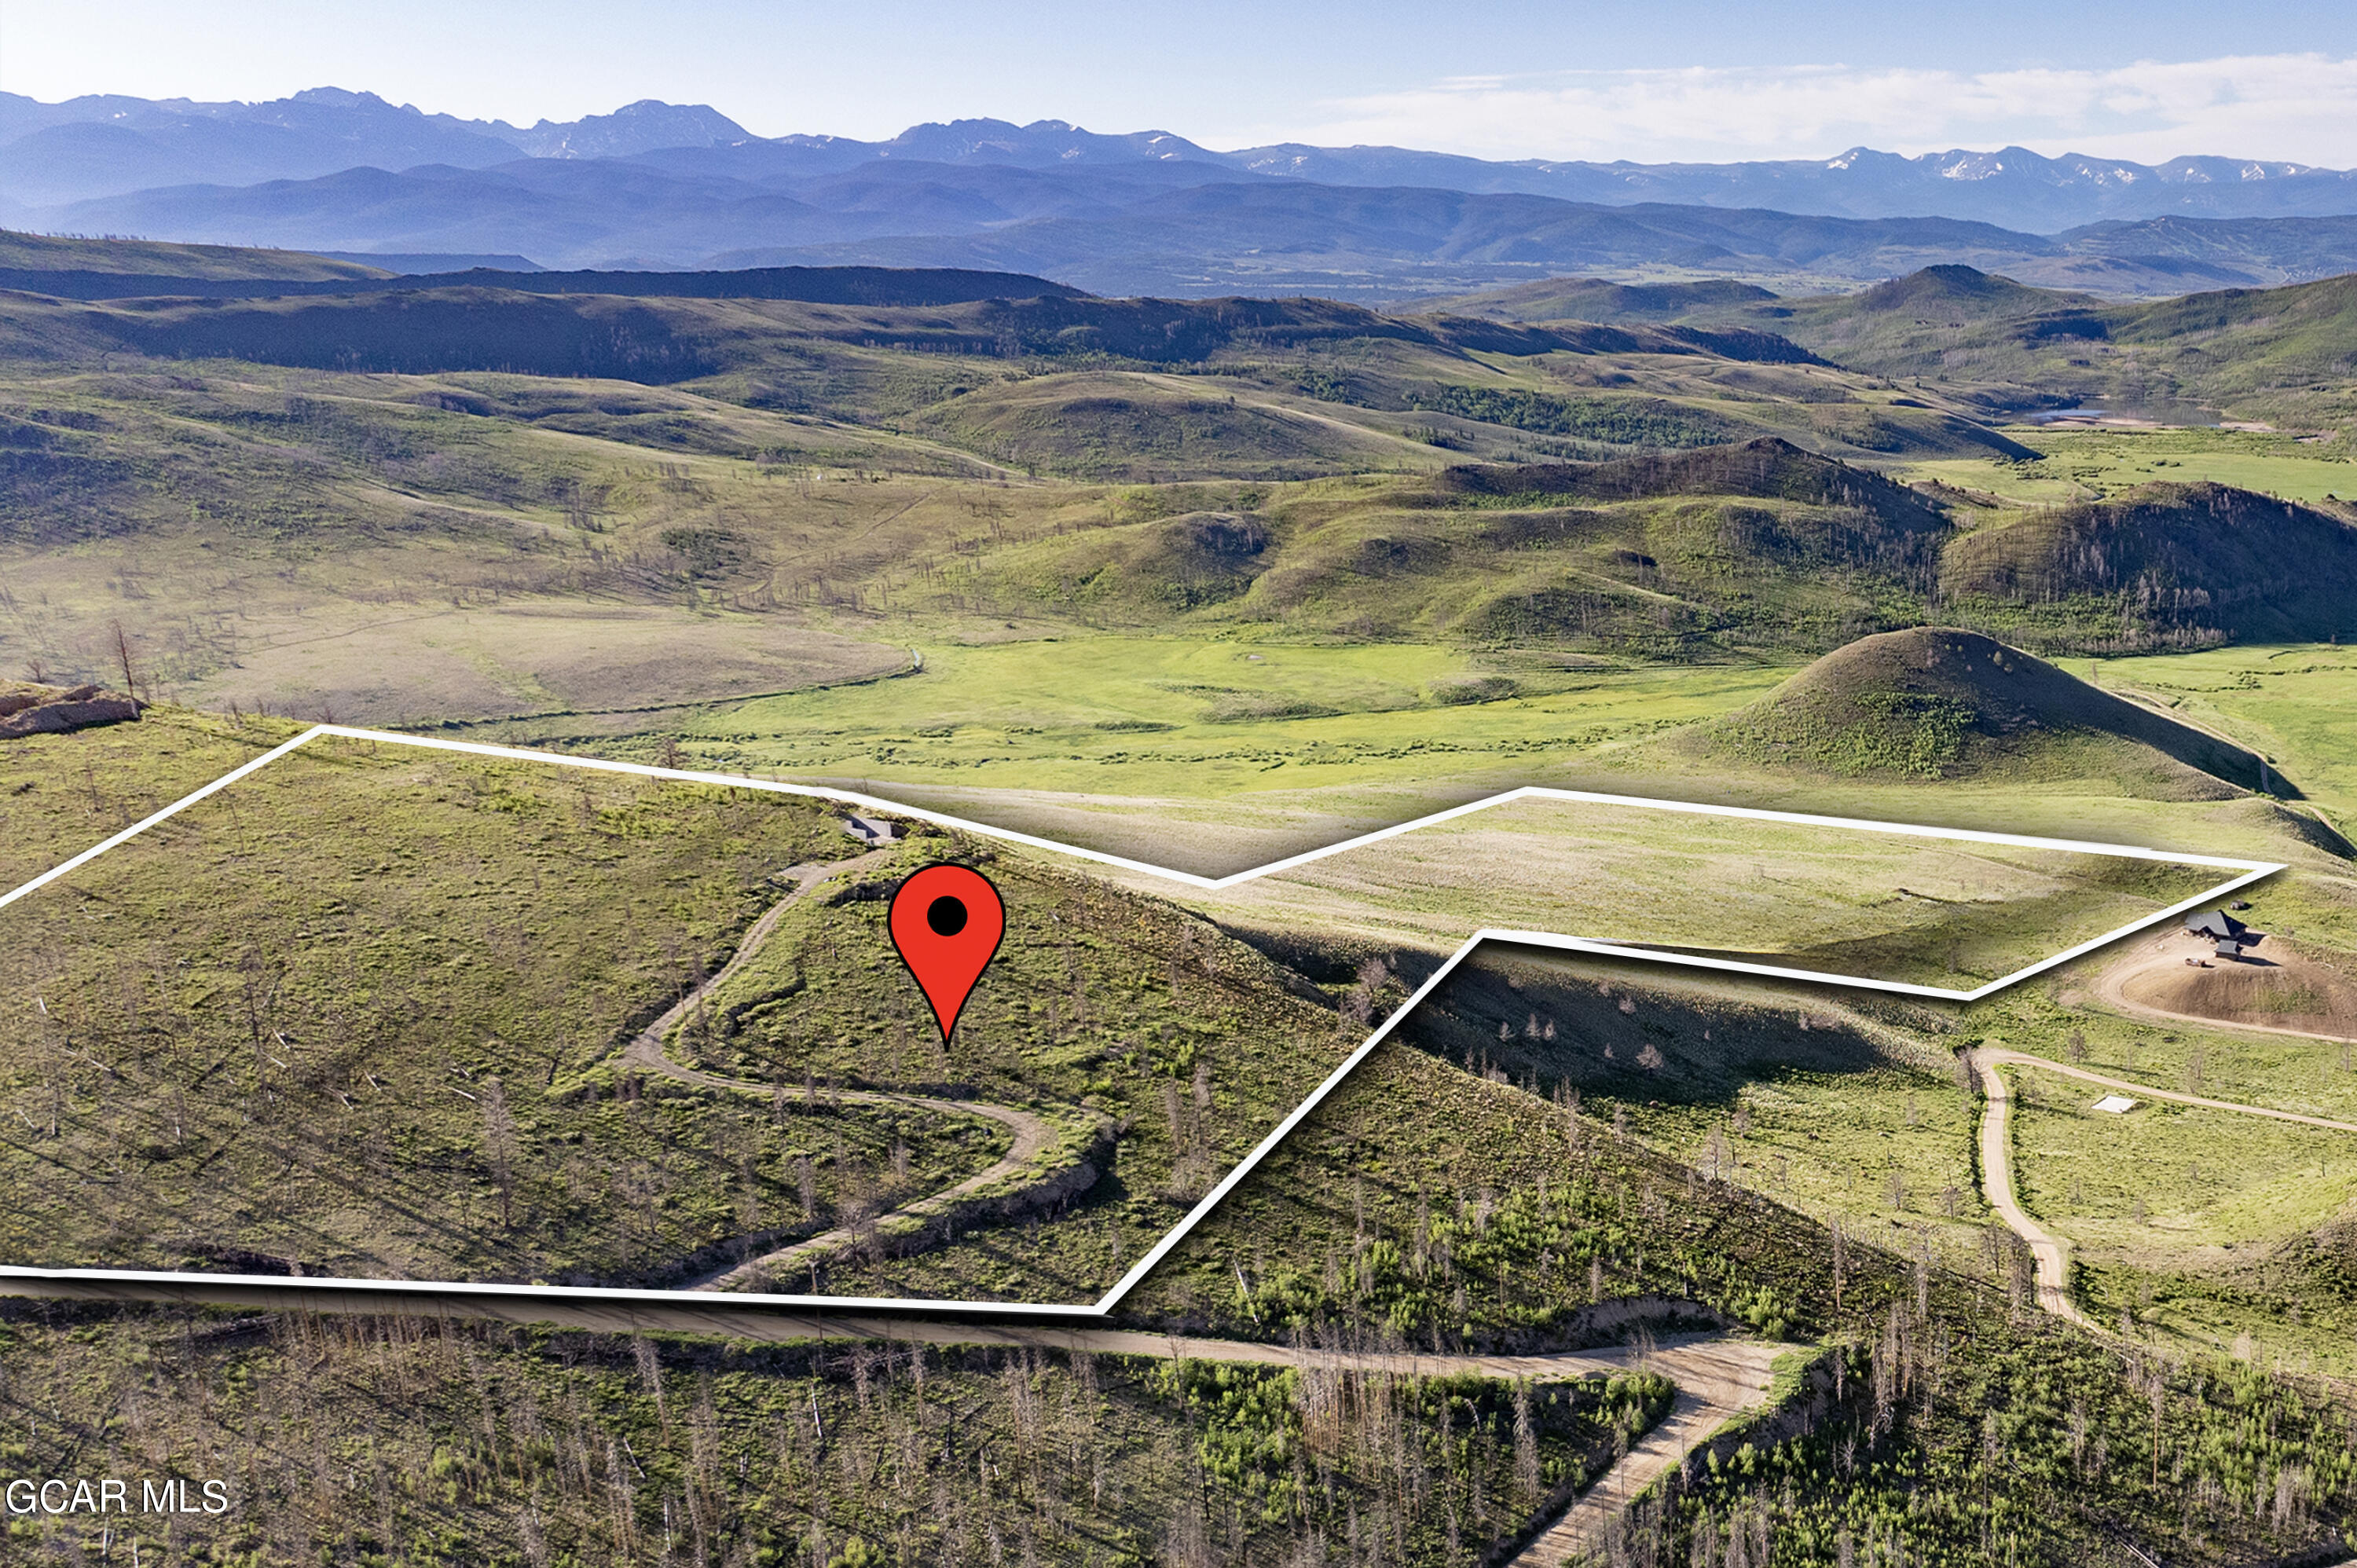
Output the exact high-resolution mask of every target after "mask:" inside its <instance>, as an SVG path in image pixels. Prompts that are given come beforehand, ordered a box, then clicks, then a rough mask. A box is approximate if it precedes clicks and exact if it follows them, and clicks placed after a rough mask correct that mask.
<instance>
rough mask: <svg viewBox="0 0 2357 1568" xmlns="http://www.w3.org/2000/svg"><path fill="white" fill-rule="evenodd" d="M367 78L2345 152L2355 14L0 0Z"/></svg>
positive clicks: (1657, 147) (223, 75)
mask: <svg viewBox="0 0 2357 1568" xmlns="http://www.w3.org/2000/svg"><path fill="white" fill-rule="evenodd" d="M318 85H335V86H339V87H347V88H352V89H366V90H369V91H375V92H379V93H381V94H382V95H383V96H385V97H387V98H390V99H392V100H393V101H394V102H414V103H416V104H418V105H419V106H420V107H422V108H425V109H429V110H444V111H447V112H450V113H457V114H463V115H480V116H485V117H490V116H498V117H501V118H505V119H509V120H513V121H518V122H524V123H528V122H530V121H532V120H534V119H538V118H541V117H544V116H545V117H547V118H551V119H571V118H574V117H576V116H578V115H581V114H584V113H600V112H603V111H606V110H609V109H612V108H614V107H615V106H616V105H618V104H619V103H622V102H628V101H630V100H631V99H635V98H642V97H653V98H665V99H670V100H672V101H673V102H709V103H712V104H714V105H715V106H716V107H718V108H719V109H721V110H723V111H725V112H726V113H729V114H730V115H733V116H734V117H735V118H736V119H737V120H738V121H739V122H740V123H742V124H745V125H746V126H747V127H748V128H749V129H751V130H753V131H755V132H758V133H759V134H770V135H774V134H783V133H786V132H791V131H808V132H821V131H825V132H834V133H838V134H851V135H860V136H880V135H886V134H890V133H892V132H894V131H897V130H899V129H900V128H901V127H902V126H904V125H907V124H911V123H914V122H917V121H921V120H936V119H949V118H952V117H956V116H961V115H995V116H998V117H1001V118H1006V119H1013V120H1018V121H1020V120H1031V119H1040V118H1056V119H1064V120H1071V121H1073V122H1075V123H1077V124H1084V125H1087V126H1088V127H1090V128H1091V129H1092V130H1106V131H1114V130H1135V129H1143V128H1147V127H1154V128H1159V129H1167V130H1171V131H1176V132H1179V134H1183V135H1187V136H1190V137H1192V138H1194V139H1195V140H1197V141H1200V142H1203V143H1206V144H1208V145H1214V146H1235V145H1247V144H1253V143H1261V142H1268V141H1276V140H1288V139H1297V140H1305V141H1318V142H1327V143H1335V142H1341V143H1348V142H1361V141H1364V142H1390V143H1397V144H1402V145H1415V146H1428V147H1438V148H1442V149H1446V150H1450V151H1460V152H1468V153H1474V154H1478V155H1480V156H1490V157H1602V158H1609V157H1615V156H1625V157H1631V158H1640V159H1647V160H1660V159H1676V158H1695V159H1722V158H1739V157H1777V156H1822V155H1825V154H1830V153H1834V152H1837V151H1840V150H1841V149H1842V148H1844V147H1846V146H1850V145H1856V144H1858V143H1865V144H1867V145H1875V146H1878V147H1884V148H1889V149H1892V150H1897V151H1903V152H1918V151H1925V150H1932V149H1937V148H1944V147H1950V146H1959V145H1962V146H1996V145H2003V144H2005V143H2007V142H2018V143H2021V144H2023V145H2029V146H2032V147H2035V148H2036V149H2038V150H2039V151H2040V152H2046V153H2059V152H2062V151H2065V150H2072V151H2082V152H2091V153H2096V154H2099V155H2105V156H2122V157H2135V158H2141V159H2147V160H2157V159H2159V158H2164V157H2168V156H2174V155H2176V154H2179V153H2192V152H2200V153H2212V154H2222V155H2226V156H2243V157H2254V158H2290V159H2298V160H2302V161H2308V162H2318V163H2330V164H2334V165H2336V166H2348V165H2352V164H2357V5H2350V4H2348V3H2347V0H2342V3H2341V4H2338V5H2321V4H2312V3H2309V0H2281V3H2267V0H2260V3H2256V4H2237V5H2216V4H2209V5H2191V4H2180V3H2178V0H2146V3H2143V4H2136V5H2126V4H2114V3H2110V0H2093V3H2082V4H2069V3H2064V4H2055V3H2052V0H2048V3H2044V4H2038V5H2026V4H2014V3H2011V0H1999V3H1995V4H1989V3H1983V4H1978V5H1972V6H1970V7H1955V6H1946V5H1943V6H1937V7H1935V6H1929V5H1905V4H1890V3H1885V4H1880V5H1861V4H1851V3H1847V0H1843V3H1837V4H1825V5H1810V6H1805V7H1796V6H1775V5H1727V4H1698V3H1694V0H1652V3H1649V4H1642V5H1637V4H1609V5H1577V4H1554V5H1542V4H1529V3H1522V0H1514V3H1502V4H1488V5H1480V4H1476V5H1434V4H1420V5H1405V4H1393V3H1388V0H1385V3H1377V4H1358V5H1342V4H1331V3H1318V4H1286V3H1284V0H1261V3H1257V4H1252V3H1243V0H1220V3H1216V4H1195V5H1186V4H1172V5H1156V6H1150V7H1149V6H1143V5H1128V6H1124V5H1102V4H1099V5H1077V4H1070V3H1067V0H1028V3H1025V4H1006V3H1003V0H975V3H970V4H962V5H918V4H909V3H908V0H859V3H857V4H849V5H846V4H844V3H842V0H834V3H832V4H826V5H812V4H804V3H801V0H791V3H772V4H754V3H749V0H672V3H670V4H666V5H649V4H638V3H630V0H573V3H570V4H562V5H560V4H552V3H548V0H463V3H462V0H406V3H404V4H403V5H398V6H355V5H320V4H317V0H303V3H299V4H298V3H293V0H204V3H199V4H190V3H188V0H174V3H170V4H166V3H162V0H8V3H7V4H6V5H5V7H0V89H5V90H6V91H13V92H21V93H27V94H29V95H31V96H33V97H36V98H40V99H43V100H48V101H54V100H57V99H59V98H64V97H69V96H72V95H74V94H77V93H83V92H95V91H113V92H126V93H133V94H136V95H139V96H143V97H171V96H188V97H195V98H204V99H221V98H243V99H256V98H270V97H277V96H281V95H284V94H285V93H287V92H290V91H295V90H296V89H299V88H303V87H309V86H318Z"/></svg>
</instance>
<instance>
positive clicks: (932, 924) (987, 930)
mask: <svg viewBox="0 0 2357 1568" xmlns="http://www.w3.org/2000/svg"><path fill="white" fill-rule="evenodd" d="M885 923H886V925H887V926H888V927H889V929H891V932H892V946H893V947H894V948H895V949H897V950H899V954H900V961H901V962H902V963H905V964H907V965H908V966H909V973H910V974H912V975H914V976H915V977H916V980H917V986H918V989H920V990H921V991H922V992H924V993H925V1001H926V1002H927V1003H928V1004H931V1007H932V1009H933V1021H934V1022H935V1023H937V1024H939V1025H940V1026H941V1028H942V1044H943V1045H947V1044H949V1039H950V1032H951V1031H952V1030H953V1029H955V1028H956V1027H957V1021H958V1014H959V1013H960V1012H961V1011H963V1009H964V1007H965V999H966V998H967V997H968V996H969V995H971V994H972V993H973V992H974V982H976V981H978V980H980V979H981V978H982V972H983V971H984V970H985V969H988V968H989V967H990V961H991V960H992V959H994V958H996V957H997V956H998V944H999V942H1000V940H1002V939H1003V938H1005V936H1006V904H1005V903H1004V902H1003V901H1002V900H1001V899H1000V898H999V897H998V889H997V888H996V887H994V886H991V883H990V878H988V877H987V876H985V875H983V874H982V873H981V872H979V871H976V870H974V868H973V867H972V866H967V865H929V866H927V867H925V868H924V869H923V870H922V871H920V872H918V873H917V874H916V875H913V876H911V877H909V879H908V880H907V881H906V882H903V883H901V884H900V890H899V892H898V893H895V894H893V895H892V912H891V915H890V917H889V918H888V919H887V921H886V922H885Z"/></svg>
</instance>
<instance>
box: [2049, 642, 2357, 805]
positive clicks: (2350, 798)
mask: <svg viewBox="0 0 2357 1568" xmlns="http://www.w3.org/2000/svg"><path fill="white" fill-rule="evenodd" d="M2074 662H2075V661H2074ZM2093 671H2094V678H2095V679H2096V680H2097V681H2099V682H2111V683H2114V684H2116V685H2121V686H2125V687H2126V688H2127V689H2129V690H2130V691H2132V692H2137V693H2148V694H2150V695H2151V696H2153V697H2154V698H2156V699H2158V701H2159V702H2160V703H2163V704H2165V705H2167V706H2168V707H2169V708H2170V709H2171V710H2173V711H2175V712H2176V713H2178V714H2181V715H2182V716H2184V717H2185V718H2187V719H2189V720H2190V721H2192V722H2193V723H2196V724H2200V725H2206V726H2208V727H2210V728H2212V729H2215V730H2217V731H2219V732H2220V733H2222V734H2224V735H2228V736H2233V737H2234V738H2236V739H2237V740H2240V741H2242V742H2243V743H2244V744H2245V745H2247V746H2253V747H2255V748H2256V749H2258V750H2259V751H2261V752H2263V753H2264V754H2265V755H2266V756H2267V757H2269V758H2270V759H2272V760H2273V761H2274V762H2275V763H2276V765H2277V766H2278V767H2280V768H2282V770H2283V772H2284V774H2285V775H2286V777H2287V778H2289V779H2291V780H2292V781H2293V782H2294V783H2295V784H2297V785H2298V786H2299V788H2300V789H2301V791H2302V792H2303V793H2305V794H2307V795H2309V796H2310V797H2311V798H2313V799H2314V800H2316V801H2317V802H2318V803H2319V805H2321V806H2323V808H2324V809H2325V811H2327V812H2328V813H2330V816H2331V818H2332V820H2333V822H2335V823H2336V824H2338V825H2340V826H2341V827H2342V828H2343V829H2344V830H2346V829H2348V828H2349V827H2350V826H2351V824H2352V819H2357V648H2345V647H2337V646H2333V645H2330V644H2319V643H2300V644H2295V645H2292V646H2289V647H2275V648H2270V647H2245V648H2218V649H2212V650H2208V651H2206V652H2201V653H2186V654H2179V655H2177V656H2175V657H2171V658H2165V659H2163V658H2151V659H2115V660H2100V661H2096V662H2094V663H2093Z"/></svg>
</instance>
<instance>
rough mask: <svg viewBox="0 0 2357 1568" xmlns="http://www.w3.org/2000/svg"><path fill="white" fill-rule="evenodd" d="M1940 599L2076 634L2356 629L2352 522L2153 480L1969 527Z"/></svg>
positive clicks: (2166, 642) (2191, 642) (2185, 635)
mask: <svg viewBox="0 0 2357 1568" xmlns="http://www.w3.org/2000/svg"><path fill="white" fill-rule="evenodd" d="M1940 584H1941V591H1942V593H1943V596H1945V599H1946V601H1947V602H1948V603H1949V604H1950V605H1952V606H1953V607H1957V608H1960V609H1962V610H1964V611H1965V612H1966V613H1967V614H1969V615H1971V616H1972V617H1973V618H1974V619H1975V621H1977V622H1980V623H1983V624H1986V625H1990V626H1995V627H2004V628H2008V629H2009V630H2014V631H2018V632H2019V633H2021V634H2022V635H2024V636H2026V637H2032V638H2036V639H2040V640H2050V639H2054V637H2055V628H2058V627H2061V626H2066V625H2067V626H2070V627H2072V628H2076V629H2075V630H2074V631H2073V632H2072V633H2070V634H2066V635H2068V636H2069V637H2071V638H2072V639H2073V640H2075V641H2076V642H2077V644H2078V645H2079V646H2086V645H2087V639H2089V638H2090V637H2091V636H2093V635H2094V634H2095V628H2097V627H2099V626H2100V625H2101V624H2102V623H2103V621H2104V620H2105V619H2106V618H2115V619H2116V624H2117V627H2118V634H2117V635H2118V638H2119V639H2120V642H2121V645H2122V646H2126V647H2133V646H2136V645H2138V644H2142V645H2144V646H2147V647H2163V648H2166V647H2201V646H2205V645H2209V644H2214V643H2218V642H2222V641H2228V640H2239V641H2261V642H2298V641H2319V642H2320V641H2324V640H2326V639H2337V638H2341V637H2347V636H2351V635H2352V634H2357V527H2352V526H2351V525H2350V524H2349V523H2347V522H2344V521H2341V519H2339V518H2337V517H2333V516H2331V515H2330V514H2328V513H2325V512H2322V511H2318V510H2313V509H2311V508H2309V507H2303V506H2298V505H2296V504H2294V503H2292V502H2290V501H2282V500H2275V499H2269V498H2267V497H2264V496H2256V495H2253V494H2252V493H2251V492H2249V491H2248V490H2237V489H2229V488H2227V487H2226V486H2223V485H2211V484H2195V485H2179V484H2166V483H2164V484H2153V485H2147V486H2144V487H2143V488H2141V489H2136V490H2134V491H2131V492H2130V493H2128V494H2127V495H2125V496H2122V497H2119V498H2116V499H2112V500H2106V501H2097V502H2091V503H2087V504H2083V505H2080V506H2071V507H2060V508H2054V509H2050V510H2039V511H2033V512H2029V513H2027V514H2025V515H2023V516H2022V517H2021V518H2020V519H2019V520H2018V521H2010V522H2001V523H1997V524H1994V525H1991V526H1987V527H1984V528H1980V529H1977V530H1975V531H1974V532H1971V533H1968V534H1965V535H1964V536H1963V537H1961V538H1959V539H1957V540H1956V541H1955V542H1953V544H1951V545H1950V546H1949V547H1948V550H1947V553H1946V557H1945V559H1944V561H1943V564H1942V566H1941V573H1940Z"/></svg>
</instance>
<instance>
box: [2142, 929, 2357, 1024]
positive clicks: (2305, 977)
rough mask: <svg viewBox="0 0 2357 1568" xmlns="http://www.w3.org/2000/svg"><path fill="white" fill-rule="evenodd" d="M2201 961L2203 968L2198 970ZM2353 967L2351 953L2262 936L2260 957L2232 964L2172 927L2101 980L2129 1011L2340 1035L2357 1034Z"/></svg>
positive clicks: (2354, 957)
mask: <svg viewBox="0 0 2357 1568" xmlns="http://www.w3.org/2000/svg"><path fill="white" fill-rule="evenodd" d="M2189 958H2190V959H2193V960H2196V962H2195V963H2190V964H2189V963H2187V962H2186V960H2187V959H2189ZM2204 959H2206V960H2208V961H2209V963H2210V965H2211V967H2210V968H2208V969H2203V968H2201V967H2200V963H2199V961H2201V960H2204ZM2352 971H2357V954H2349V953H2341V952H2335V951H2331V950H2305V951H2304V950H2301V949H2299V948H2297V947H2294V946H2293V945H2291V944H2290V943H2288V942H2287V941H2285V940H2283V939H2282V938H2280V937H2270V938H2268V939H2267V941H2266V945H2265V946H2264V947H2263V948H2261V949H2260V956H2258V957H2255V958H2252V959H2244V960H2241V961H2236V960H2233V959H2222V958H2218V957H2215V956H2214V955H2213V954H2212V952H2211V950H2210V945H2209V944H2208V943H2206V942H2203V941H2200V940H2196V939H2194V938H2191V937H2187V936H2184V935H2182V934H2181V933H2179V932H2175V931H2171V932H2169V934H2167V935H2166V936H2163V937H2159V938H2156V939H2153V940H2148V941H2143V942H2139V943H2137V944H2136V946H2135V947H2134V948H2133V949H2131V950H2129V952H2128V955H2127V956H2126V958H2125V959H2123V960H2122V961H2120V962H2119V963H2118V964H2116V965H2115V966H2114V967H2113V968H2112V970H2111V971H2110V972H2107V973H2106V974H2105V975H2104V979H2103V982H2102V983H2101V985H2102V990H2103V992H2104V995H2105V996H2106V997H2107V998H2109V999H2111V1000H2114V1001H2115V1002H2117V1003H2119V1004H2123V1005H2124V1006H2125V1007H2126V1009H2127V1010H2128V1011H2130V1012H2141V1013H2146V1014H2165V1015H2169V1016H2170V1017H2175V1018H2186V1019H2197V1020H2207V1021H2209V1022H2212V1023H2219V1024H2236V1025H2240V1026H2244V1027H2245V1028H2258V1029H2277V1030H2287V1031H2291V1032H2295V1033H2298V1034H2305V1035H2321V1036H2327V1037H2329V1038H2333V1039H2343V1038H2350V1037H2357V975H2352Z"/></svg>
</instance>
